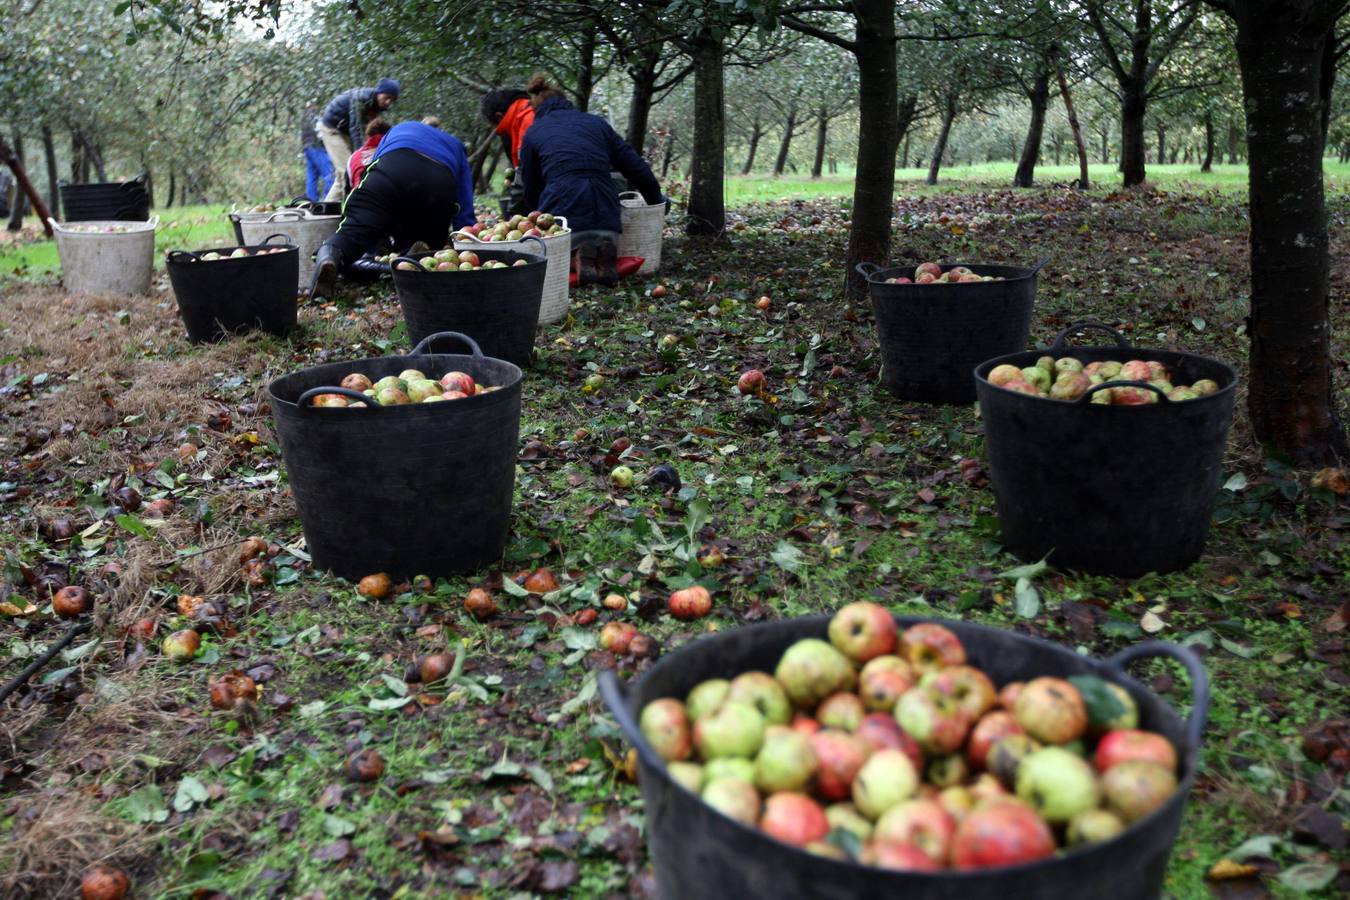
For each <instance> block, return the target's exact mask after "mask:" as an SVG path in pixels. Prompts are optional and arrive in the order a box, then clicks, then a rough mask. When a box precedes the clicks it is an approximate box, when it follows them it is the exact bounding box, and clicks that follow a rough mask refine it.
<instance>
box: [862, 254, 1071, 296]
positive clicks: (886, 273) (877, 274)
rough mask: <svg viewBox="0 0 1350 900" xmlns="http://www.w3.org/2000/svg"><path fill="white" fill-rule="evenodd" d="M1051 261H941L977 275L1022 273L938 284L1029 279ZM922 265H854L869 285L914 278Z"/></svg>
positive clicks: (891, 285) (1046, 258)
mask: <svg viewBox="0 0 1350 900" xmlns="http://www.w3.org/2000/svg"><path fill="white" fill-rule="evenodd" d="M1049 262H1050V257H1048V256H1047V257H1043V258H1041V259H1039V260H1037V261H1036V262H1035V263H1033V264H1032V265H1030V266H1014V265H1009V264H1007V263H974V262H952V263H941V265H944V266H947V267H948V268H956V267H957V266H965V267H966V268H967V269H970V271H972V272H974V273H975V274H977V275H979V274H982V273H980V272H979V271H977V270H978V269H1003V270H1020V271H1021V273H1022V274H1020V275H1011V276H1009V275H1005V276H1004V277H1003V280H1002V281H999V282H990V281H981V282H974V281H968V282H963V283H961V284H947V283H943V282H938V284H939V285H940V286H941V287H973V286H975V285H976V284H1008V283H1009V282H1015V281H1025V280H1027V279H1029V278H1035V277H1036V275H1037V274H1038V273H1039V272H1040V271H1041V269H1043V268H1045V266H1046V265H1047V264H1048V263H1049ZM920 265H922V263H915V264H914V265H912V266H880V265H878V264H876V263H871V262H860V263H858V264H857V265H856V266H854V270H855V271H856V272H857V273H858V274H859V275H861V276H863V278H864V279H865V280H866V281H867V283H868V285H869V286H870V285H873V284H882V285H886V279H887V278H892V277H898V276H900V275H904V276H906V277H910V278H912V277H913V276H914V270H915V269H917V268H918V267H919V266H920ZM986 274H987V273H986ZM886 287H924V288H929V287H933V285H931V284H890V285H886Z"/></svg>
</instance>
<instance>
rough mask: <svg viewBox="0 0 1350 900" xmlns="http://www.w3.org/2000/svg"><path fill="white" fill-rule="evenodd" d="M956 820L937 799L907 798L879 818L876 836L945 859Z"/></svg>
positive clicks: (878, 838)
mask: <svg viewBox="0 0 1350 900" xmlns="http://www.w3.org/2000/svg"><path fill="white" fill-rule="evenodd" d="M955 833H956V822H955V821H954V820H953V819H952V817H951V816H950V815H949V814H948V813H947V811H946V810H945V809H943V808H942V806H941V804H939V803H937V802H936V801H933V800H906V801H905V802H904V803H900V804H897V805H896V806H892V807H891V808H890V809H888V810H886V812H885V813H883V814H882V816H881V818H880V819H878V820H877V824H876V828H875V829H873V831H872V839H873V840H874V841H877V842H880V843H897V844H912V845H913V846H915V847H918V848H919V849H920V850H922V851H923V852H924V853H926V854H928V856H929V857H930V858H931V859H932V860H933V861H934V862H938V863H945V862H946V861H947V856H948V853H949V852H950V849H951V842H952V836H953V835H954V834H955Z"/></svg>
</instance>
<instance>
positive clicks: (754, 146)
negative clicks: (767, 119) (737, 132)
mask: <svg viewBox="0 0 1350 900" xmlns="http://www.w3.org/2000/svg"><path fill="white" fill-rule="evenodd" d="M763 136H764V127H763V126H762V125H761V124H760V122H759V114H758V113H756V114H755V119H754V121H753V122H751V123H750V152H749V153H747V154H746V156H745V165H743V166H741V174H742V175H749V174H750V170H751V169H753V168H754V167H755V154H756V153H757V152H759V139H760V138H761V137H763Z"/></svg>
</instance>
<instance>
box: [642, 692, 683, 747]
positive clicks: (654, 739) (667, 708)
mask: <svg viewBox="0 0 1350 900" xmlns="http://www.w3.org/2000/svg"><path fill="white" fill-rule="evenodd" d="M638 727H639V728H640V729H641V731H642V736H643V737H645V738H646V739H647V743H649V744H651V745H652V749H654V750H655V751H656V752H657V753H658V754H660V756H661V758H662V759H664V760H666V761H667V762H669V761H672V760H681V759H688V758H689V756H690V754H691V753H693V750H694V744H693V737H692V735H691V734H690V731H689V718H688V716H687V715H686V714H685V711H684V704H683V703H681V702H680V701H678V700H676V699H674V698H673V697H662V698H661V699H659V700H653V701H652V702H651V703H648V704H647V705H646V706H644V707H643V708H642V715H641V717H640V719H639V720H638Z"/></svg>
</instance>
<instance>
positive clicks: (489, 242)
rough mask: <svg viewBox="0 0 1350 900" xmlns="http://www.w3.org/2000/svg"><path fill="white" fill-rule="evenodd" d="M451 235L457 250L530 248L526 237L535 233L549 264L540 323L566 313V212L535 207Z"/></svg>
mask: <svg viewBox="0 0 1350 900" xmlns="http://www.w3.org/2000/svg"><path fill="white" fill-rule="evenodd" d="M451 237H452V238H453V239H454V242H455V245H454V246H455V249H456V250H474V251H478V250H485V249H486V250H516V251H519V252H523V253H528V252H533V249H534V248H533V247H532V246H527V245H526V244H525V240H526V239H527V238H531V237H537V238H539V239H540V240H542V241H543V242H544V251H545V253H544V255H545V256H547V257H548V268H547V269H546V270H545V272H544V292H543V297H542V298H541V300H540V303H539V324H540V325H548V324H550V323H552V322H558V321H561V320H562V319H563V318H565V317H566V316H567V309H568V306H569V305H570V303H571V299H570V297H571V295H570V293H569V286H568V281H567V276H568V273H569V272H571V270H572V229H571V227H569V226H568V224H567V218H566V217H565V216H555V215H553V214H552V213H547V212H539V211H538V210H536V211H534V212H532V213H530V214H529V215H526V216H520V215H516V216H511V217H510V218H506V217H505V216H503V217H502V219H501V220H499V221H497V222H491V221H484V222H479V223H476V224H473V225H470V226H469V227H467V228H463V229H460V230H459V231H456V232H455V233H454V234H453V235H451Z"/></svg>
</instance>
